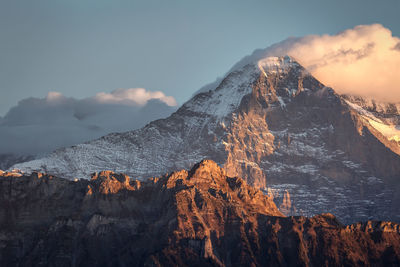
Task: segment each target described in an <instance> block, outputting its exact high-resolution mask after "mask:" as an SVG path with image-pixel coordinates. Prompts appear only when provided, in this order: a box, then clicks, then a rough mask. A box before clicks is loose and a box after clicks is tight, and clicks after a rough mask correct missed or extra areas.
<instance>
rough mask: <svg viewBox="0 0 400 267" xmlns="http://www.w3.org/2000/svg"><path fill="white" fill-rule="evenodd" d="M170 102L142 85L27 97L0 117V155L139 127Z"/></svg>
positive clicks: (168, 109)
mask: <svg viewBox="0 0 400 267" xmlns="http://www.w3.org/2000/svg"><path fill="white" fill-rule="evenodd" d="M174 105H176V101H175V99H174V98H173V97H168V96H165V95H164V94H163V93H162V92H159V91H158V92H149V91H146V90H145V89H143V88H138V89H126V90H125V89H119V90H116V91H114V92H112V93H100V94H97V95H96V96H93V97H89V98H85V99H75V98H68V97H65V96H64V95H62V94H61V93H59V92H49V93H48V94H47V96H46V97H45V98H27V99H23V100H21V101H20V102H19V103H18V105H17V106H15V107H13V108H11V109H10V110H9V111H8V113H7V114H6V115H5V116H4V117H3V118H0V154H6V153H14V154H38V153H47V152H51V151H53V150H54V149H57V148H60V147H64V146H70V145H73V144H77V143H81V142H84V141H88V140H92V139H95V138H98V137H100V136H103V135H106V134H108V133H111V132H123V131H129V130H133V129H137V128H140V127H142V126H144V125H145V124H146V123H148V122H150V121H152V120H155V119H159V118H162V117H167V116H168V115H170V114H171V113H172V112H173V111H174V110H175V107H173V106H174Z"/></svg>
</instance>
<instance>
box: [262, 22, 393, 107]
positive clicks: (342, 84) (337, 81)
mask: <svg viewBox="0 0 400 267" xmlns="http://www.w3.org/2000/svg"><path fill="white" fill-rule="evenodd" d="M273 50H275V51H269V52H268V53H272V54H273V53H274V52H278V53H279V54H288V55H290V56H292V57H294V58H295V59H297V60H298V61H299V63H301V64H302V65H303V66H305V67H306V68H307V69H308V70H309V71H310V72H311V73H312V74H313V75H314V76H315V77H316V78H318V79H319V80H320V81H322V82H323V83H324V84H326V85H327V86H331V87H333V88H334V89H335V91H336V92H338V93H340V94H343V93H347V94H358V95H362V96H369V97H375V98H379V99H381V100H386V101H400V39H399V38H397V37H394V36H392V33H391V31H390V30H389V29H386V28H385V27H383V26H382V25H380V24H374V25H360V26H357V27H355V28H353V29H349V30H346V31H344V32H341V33H339V34H337V35H322V36H319V35H311V36H305V37H302V38H296V39H293V40H292V41H289V43H286V44H285V45H284V46H282V47H279V46H278V47H275V48H274V49H273ZM280 50H281V51H280Z"/></svg>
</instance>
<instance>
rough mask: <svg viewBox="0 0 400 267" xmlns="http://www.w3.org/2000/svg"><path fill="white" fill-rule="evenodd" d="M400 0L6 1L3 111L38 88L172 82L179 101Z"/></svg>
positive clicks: (78, 94) (163, 87) (385, 13)
mask: <svg viewBox="0 0 400 267" xmlns="http://www.w3.org/2000/svg"><path fill="white" fill-rule="evenodd" d="M399 12H400V1H398V0H385V1H376V0H375V1H371V0H351V1H342V0H337V1H298V0H297V1H289V0H285V1H256V0H249V1H226V0H218V1H188V0H186V1H174V0H170V1H165V0H164V1H154V0H147V1H132V0H130V1H118V0H114V1H104V0H91V1H88V0H79V1H75V0H68V1H67V0H64V1H60V0H49V1H44V0H43V1H42V0H38V1H31V0H29V1H28V0H26V1H20V0H11V1H9V0H1V1H0V116H2V115H4V114H5V113H6V112H7V111H8V110H9V108H10V107H12V106H15V105H16V103H17V102H18V101H19V100H21V99H23V98H27V97H30V96H33V97H45V96H46V95H47V93H48V92H49V91H58V92H61V93H62V94H64V95H66V96H68V97H75V98H85V97H91V96H93V95H95V94H96V93H98V92H110V91H112V90H115V89H117V88H135V87H143V88H146V89H147V90H151V91H163V92H164V93H165V94H166V95H169V96H173V97H175V98H176V100H177V101H178V103H179V104H182V103H183V102H184V101H186V100H187V99H188V98H189V97H190V96H191V95H192V94H193V92H195V91H196V90H198V89H199V88H200V87H201V86H203V85H204V84H206V83H209V82H212V81H213V80H215V78H216V77H217V76H220V75H223V74H224V73H225V72H226V71H227V70H229V69H230V67H232V65H233V64H235V62H237V61H238V60H240V59H241V58H242V57H243V56H245V55H247V54H251V53H252V51H253V50H254V49H256V48H265V47H267V46H269V45H271V44H273V43H276V42H279V41H282V40H283V39H286V38H287V37H289V36H304V35H308V34H325V33H326V34H335V33H337V32H340V31H343V30H345V29H348V28H352V27H354V26H356V25H359V24H371V23H380V24H382V25H384V26H385V27H386V28H388V29H390V30H391V31H392V33H393V35H395V36H400V22H399V17H398V16H399Z"/></svg>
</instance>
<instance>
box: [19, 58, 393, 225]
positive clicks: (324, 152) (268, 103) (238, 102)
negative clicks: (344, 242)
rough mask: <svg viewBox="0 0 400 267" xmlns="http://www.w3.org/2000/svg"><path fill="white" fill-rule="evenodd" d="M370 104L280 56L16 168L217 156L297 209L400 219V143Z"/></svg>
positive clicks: (143, 167) (232, 172)
mask: <svg viewBox="0 0 400 267" xmlns="http://www.w3.org/2000/svg"><path fill="white" fill-rule="evenodd" d="M365 112H369V111H366V110H365V109H364V108H363V106H362V105H361V106H360V105H358V104H357V101H355V100H354V99H351V98H344V97H342V96H339V95H337V94H336V93H335V92H334V91H333V89H331V88H328V87H325V86H324V85H323V84H322V83H320V82H319V81H318V80H317V79H315V78H314V77H313V76H312V75H311V74H310V73H309V72H308V71H306V70H305V69H304V68H303V67H302V66H301V65H300V64H298V63H297V62H296V61H295V60H294V59H292V58H290V57H288V56H285V57H270V58H265V59H262V60H260V61H257V62H254V63H251V64H248V65H246V66H244V67H242V68H240V69H238V70H235V71H233V72H231V73H229V74H228V75H227V76H226V77H225V78H224V79H223V80H222V82H221V83H220V84H219V86H218V87H217V88H215V89H214V90H210V91H208V92H203V93H199V94H197V95H196V96H194V97H193V98H192V99H190V100H189V101H188V102H186V103H185V104H184V105H183V106H182V107H180V108H179V109H178V111H176V112H175V113H173V114H172V115H171V116H170V117H168V118H166V119H162V120H157V121H153V122H151V123H149V124H148V125H146V126H145V127H143V128H142V129H139V130H135V131H131V132H126V133H118V134H110V135H107V136H105V137H102V138H100V139H97V140H94V141H91V142H88V143H85V144H80V145H77V146H74V147H69V148H65V149H61V150H57V151H55V152H54V153H52V154H50V155H49V156H47V157H45V158H42V159H38V160H34V161H30V162H27V163H22V164H17V165H15V166H14V168H18V169H21V170H22V171H24V172H32V171H44V172H47V173H51V174H54V175H58V176H61V177H69V178H71V179H72V178H75V177H78V178H80V177H88V175H89V174H90V173H92V172H96V171H100V170H104V169H109V170H113V171H117V172H124V173H127V174H129V175H130V176H133V177H137V178H140V179H145V178H148V177H151V176H157V175H160V174H161V173H163V172H166V171H174V170H177V169H181V168H188V167H189V166H191V165H192V164H194V163H195V162H199V161H200V160H202V159H204V158H209V159H212V160H214V161H216V162H217V163H218V164H220V165H222V166H223V168H224V170H225V171H226V173H227V175H228V176H231V177H233V176H240V177H243V178H244V179H245V180H246V181H247V182H248V183H249V184H252V185H254V186H256V187H259V188H261V189H264V190H265V192H266V193H267V194H269V196H270V197H271V198H273V199H274V200H275V202H276V203H277V205H278V206H280V208H281V210H282V211H284V212H285V214H287V215H292V214H301V215H307V216H311V215H314V214H317V213H322V212H326V211H329V212H331V213H334V214H335V215H337V216H338V217H339V218H340V219H341V220H342V221H344V222H346V223H347V222H354V221H359V220H366V219H387V220H395V221H400V199H399V197H398V194H396V192H398V191H399V190H400V182H399V178H400V156H399V142H398V140H397V139H396V138H390V137H389V136H388V135H387V134H384V133H383V131H382V129H383V128H382V127H380V128H379V127H375V126H376V125H375V126H374V124H373V122H371V120H369V119H368V118H370V117H368V116H366V115H365V114H366V113H365ZM377 112H378V113H379V111H377ZM370 113H371V112H370ZM379 114H381V113H379ZM372 115H373V114H372ZM375 115H376V114H375ZM375 115H374V116H375ZM392 115H393V116H394V117H396V118H398V117H399V112H398V110H396V111H395V112H394V113H392ZM382 116H384V114H383V115H382ZM378 117H379V116H375V118H378ZM380 122H381V123H382V124H383V125H386V126H388V124H387V122H388V121H387V120H386V121H385V120H380ZM392 126H393V125H392ZM391 129H398V128H396V125H394V126H393V127H392V128H391ZM394 135H396V134H394ZM394 135H392V137H393V136H394Z"/></svg>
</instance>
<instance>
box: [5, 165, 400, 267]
mask: <svg viewBox="0 0 400 267" xmlns="http://www.w3.org/2000/svg"><path fill="white" fill-rule="evenodd" d="M0 201H1V202H2V203H3V205H2V208H1V209H0V225H1V228H0V236H1V239H0V264H1V265H2V266H33V265H34V266H72V265H73V266H105V265H107V266H127V265H129V266H143V265H151V266H154V265H155V266H193V265H196V266H294V265H302V266H322V265H326V264H328V265H332V266H339V265H346V266H360V265H365V266H370V265H374V266H375V265H395V264H399V263H400V258H399V255H400V233H399V225H398V224H395V223H389V222H367V223H363V224H354V225H350V226H344V225H342V224H341V223H340V222H339V221H338V220H337V219H336V218H335V217H334V216H333V215H330V214H323V215H318V216H315V217H313V218H305V217H287V218H285V217H283V215H282V214H281V213H280V212H279V211H278V210H277V208H276V206H275V204H274V203H273V202H272V201H271V200H270V199H269V198H268V197H266V196H265V195H264V194H263V193H262V192H261V191H259V190H257V189H255V188H252V187H250V186H249V185H247V184H246V182H245V181H244V180H242V179H241V178H237V177H228V176H226V173H225V171H224V170H223V169H221V168H220V167H219V166H218V165H217V164H216V163H215V162H213V161H210V160H205V161H202V162H200V163H198V164H196V165H195V166H194V167H193V168H192V169H191V170H190V171H186V170H181V171H177V172H174V173H172V174H167V175H164V176H162V177H160V178H152V179H149V180H147V181H145V182H141V181H138V180H134V179H130V178H129V177H128V176H127V175H124V174H117V173H114V172H111V171H102V172H99V173H96V174H94V175H92V179H91V180H79V181H75V182H74V181H69V180H66V179H61V178H57V177H53V176H51V175H47V174H42V173H34V174H32V175H31V176H21V175H19V174H13V173H2V174H0Z"/></svg>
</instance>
